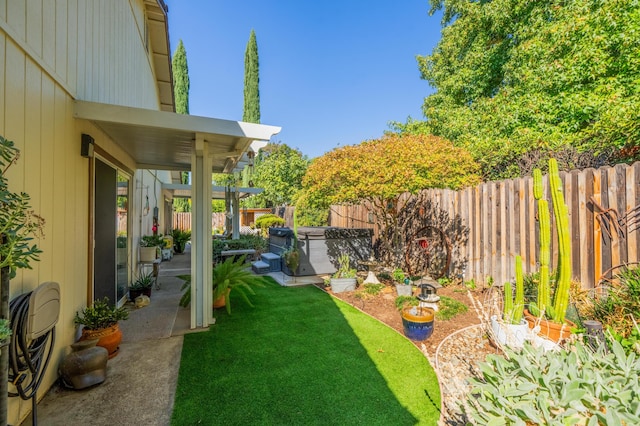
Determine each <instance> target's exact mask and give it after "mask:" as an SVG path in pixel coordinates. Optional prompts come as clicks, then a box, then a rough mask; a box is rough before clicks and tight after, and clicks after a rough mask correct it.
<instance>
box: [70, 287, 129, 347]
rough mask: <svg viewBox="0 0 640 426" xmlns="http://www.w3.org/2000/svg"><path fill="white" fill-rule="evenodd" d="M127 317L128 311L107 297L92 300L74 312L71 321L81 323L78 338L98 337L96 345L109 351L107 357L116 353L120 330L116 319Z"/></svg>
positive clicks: (120, 338)
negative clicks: (80, 332) (90, 304)
mask: <svg viewBox="0 0 640 426" xmlns="http://www.w3.org/2000/svg"><path fill="white" fill-rule="evenodd" d="M127 318H129V311H127V309H126V308H125V307H124V306H123V307H120V308H118V307H116V306H114V305H111V304H110V303H109V298H107V297H105V298H104V299H102V300H96V301H94V302H93V306H87V307H86V308H84V309H83V310H82V311H81V312H76V315H75V317H74V319H73V322H74V323H75V324H76V325H83V326H84V327H83V328H82V336H81V337H80V340H93V339H98V343H97V346H102V347H103V348H105V349H106V350H107V351H108V352H109V358H113V357H114V356H116V355H117V354H118V350H119V349H120V348H119V346H120V342H121V341H122V331H121V330H120V326H119V325H118V321H122V320H126V319H127Z"/></svg>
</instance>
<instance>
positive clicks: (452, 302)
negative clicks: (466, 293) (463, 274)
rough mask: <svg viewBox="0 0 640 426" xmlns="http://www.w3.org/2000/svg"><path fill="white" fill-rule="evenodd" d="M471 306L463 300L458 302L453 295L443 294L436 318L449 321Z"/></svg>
mask: <svg viewBox="0 0 640 426" xmlns="http://www.w3.org/2000/svg"><path fill="white" fill-rule="evenodd" d="M468 310H469V308H468V307H467V305H465V304H464V303H462V302H458V301H457V300H456V299H452V298H451V297H447V296H441V297H440V302H439V303H438V311H437V312H436V319H437V320H442V321H447V320H450V319H451V318H453V317H455V316H456V315H458V314H463V313H465V312H467V311H468Z"/></svg>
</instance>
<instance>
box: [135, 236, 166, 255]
mask: <svg viewBox="0 0 640 426" xmlns="http://www.w3.org/2000/svg"><path fill="white" fill-rule="evenodd" d="M163 244H164V241H163V240H162V237H161V236H159V235H143V236H142V238H140V262H153V261H155V260H156V259H157V258H158V251H159V250H160V247H162V245H163Z"/></svg>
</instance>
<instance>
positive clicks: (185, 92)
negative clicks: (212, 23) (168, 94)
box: [171, 39, 191, 212]
mask: <svg viewBox="0 0 640 426" xmlns="http://www.w3.org/2000/svg"><path fill="white" fill-rule="evenodd" d="M171 68H172V70H173V94H174V97H175V102H176V112H177V113H178V114H189V85H190V84H189V67H188V66H187V51H186V49H185V48H184V44H182V39H181V40H180V41H178V48H177V49H176V52H175V53H174V54H173V58H172V59H171ZM180 180H181V183H183V184H184V183H189V173H188V172H181V173H180ZM173 205H174V208H175V210H176V211H177V212H189V211H191V205H190V204H189V200H187V199H184V198H178V199H175V200H173Z"/></svg>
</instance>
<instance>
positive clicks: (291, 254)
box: [282, 238, 300, 282]
mask: <svg viewBox="0 0 640 426" xmlns="http://www.w3.org/2000/svg"><path fill="white" fill-rule="evenodd" d="M282 260H283V261H284V264H285V265H286V267H287V269H288V270H289V271H290V272H291V274H292V275H293V277H294V278H293V280H294V282H295V276H296V270H297V269H298V265H300V252H299V251H298V241H297V240H296V239H295V238H294V239H293V244H292V245H291V247H289V248H288V249H286V250H285V251H283V252H282ZM283 277H284V275H283Z"/></svg>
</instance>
